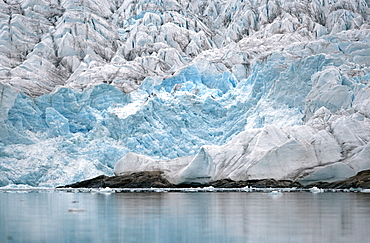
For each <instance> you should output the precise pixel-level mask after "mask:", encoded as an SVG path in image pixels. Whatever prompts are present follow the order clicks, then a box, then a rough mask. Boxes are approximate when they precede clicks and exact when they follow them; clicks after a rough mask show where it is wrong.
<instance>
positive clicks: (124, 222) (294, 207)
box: [0, 193, 370, 242]
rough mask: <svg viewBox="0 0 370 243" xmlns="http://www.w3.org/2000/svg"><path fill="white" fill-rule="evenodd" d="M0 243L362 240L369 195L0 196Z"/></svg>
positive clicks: (369, 215) (369, 216)
mask: <svg viewBox="0 0 370 243" xmlns="http://www.w3.org/2000/svg"><path fill="white" fill-rule="evenodd" d="M0 203H1V204H0V205H1V207H0V242H370V235H369V233H368V227H369V226H370V194H362V193H321V194H312V193H284V194H283V195H269V194H268V193H116V194H92V193H24V194H19V193H0Z"/></svg>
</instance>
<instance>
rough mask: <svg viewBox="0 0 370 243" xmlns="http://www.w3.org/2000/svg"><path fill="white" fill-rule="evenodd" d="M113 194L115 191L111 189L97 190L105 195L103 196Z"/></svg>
mask: <svg viewBox="0 0 370 243" xmlns="http://www.w3.org/2000/svg"><path fill="white" fill-rule="evenodd" d="M114 192H115V191H114V190H113V189H112V188H109V187H106V188H103V189H100V190H99V193H105V194H110V193H114Z"/></svg>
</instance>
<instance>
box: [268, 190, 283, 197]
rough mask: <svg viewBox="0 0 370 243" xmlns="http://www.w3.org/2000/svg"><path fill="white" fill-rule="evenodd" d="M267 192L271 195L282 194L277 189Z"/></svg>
mask: <svg viewBox="0 0 370 243" xmlns="http://www.w3.org/2000/svg"><path fill="white" fill-rule="evenodd" d="M267 194H268V195H271V196H281V195H283V193H282V192H281V191H277V190H274V191H271V192H269V193H267Z"/></svg>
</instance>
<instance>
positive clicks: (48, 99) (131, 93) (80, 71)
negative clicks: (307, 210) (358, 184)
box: [0, 0, 370, 187]
mask: <svg viewBox="0 0 370 243" xmlns="http://www.w3.org/2000/svg"><path fill="white" fill-rule="evenodd" d="M368 4H369V2H367V1H364V0H312V1H308V0H298V1H283V0H275V1H271V0H270V1H269V0H255V1H252V0H248V1H240V0H232V1H223V0H221V1H220V0H211V1H181V0H177V1H176V0H157V1H146V0H116V1H105V0H97V1H83V0H73V1H69V0H62V1H54V0H8V1H4V0H0V5H1V7H0V46H1V48H0V91H1V92H0V94H1V95H0V114H1V116H0V171H1V173H0V186H6V185H9V184H27V185H30V186H52V187H53V186H58V185H65V184H71V183H73V182H77V181H81V180H85V179H89V178H92V177H95V176H98V175H100V174H106V175H113V174H116V175H119V174H122V173H129V172H137V171H152V170H160V171H164V175H165V176H166V177H167V178H168V179H169V180H170V181H171V182H172V183H184V182H208V181H212V180H218V179H224V178H230V179H233V180H247V179H264V178H274V179H289V180H295V181H299V182H301V183H303V184H309V183H311V182H316V181H335V180H341V179H345V178H348V177H350V176H353V175H355V174H356V173H357V172H359V171H361V170H365V169H370V161H369V158H370V143H369V141H370V86H369V79H370V24H369V21H370V9H369V7H368Z"/></svg>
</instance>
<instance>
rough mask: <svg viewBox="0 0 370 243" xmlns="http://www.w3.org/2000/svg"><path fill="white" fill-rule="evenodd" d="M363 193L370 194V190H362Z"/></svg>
mask: <svg viewBox="0 0 370 243" xmlns="http://www.w3.org/2000/svg"><path fill="white" fill-rule="evenodd" d="M361 192H362V193H370V189H362V190H361Z"/></svg>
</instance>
